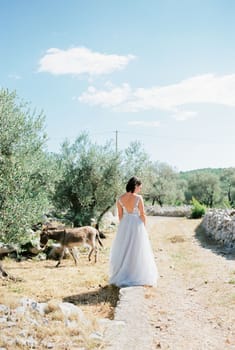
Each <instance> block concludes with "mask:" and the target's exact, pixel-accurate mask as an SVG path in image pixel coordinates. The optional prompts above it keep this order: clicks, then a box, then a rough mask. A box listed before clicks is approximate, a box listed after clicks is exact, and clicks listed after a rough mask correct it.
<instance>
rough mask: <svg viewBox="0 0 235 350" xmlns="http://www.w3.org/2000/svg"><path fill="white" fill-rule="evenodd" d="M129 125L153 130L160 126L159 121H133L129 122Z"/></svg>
mask: <svg viewBox="0 0 235 350" xmlns="http://www.w3.org/2000/svg"><path fill="white" fill-rule="evenodd" d="M128 124H129V125H134V126H143V127H151V128H157V127H159V126H160V122H159V121H151V122H147V121H144V120H133V121H130V122H128Z"/></svg>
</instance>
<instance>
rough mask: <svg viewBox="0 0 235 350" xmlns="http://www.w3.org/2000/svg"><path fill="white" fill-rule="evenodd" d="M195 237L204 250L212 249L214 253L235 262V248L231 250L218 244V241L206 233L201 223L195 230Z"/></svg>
mask: <svg viewBox="0 0 235 350" xmlns="http://www.w3.org/2000/svg"><path fill="white" fill-rule="evenodd" d="M195 237H196V238H197V239H198V241H199V242H200V244H201V246H202V247H203V248H205V249H210V250H212V251H213V253H215V254H218V255H221V256H223V257H224V258H226V259H228V260H235V247H233V248H230V247H226V246H222V245H220V244H218V242H217V241H216V240H214V239H213V238H212V237H209V236H208V235H207V234H206V231H205V229H204V228H203V226H202V224H201V223H200V224H199V225H198V226H197V228H196V230H195Z"/></svg>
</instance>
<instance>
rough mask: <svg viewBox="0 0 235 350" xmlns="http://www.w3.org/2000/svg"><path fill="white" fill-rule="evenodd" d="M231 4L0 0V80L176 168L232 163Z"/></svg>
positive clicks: (234, 74) (234, 69) (51, 126)
mask: <svg viewBox="0 0 235 350" xmlns="http://www.w3.org/2000/svg"><path fill="white" fill-rule="evenodd" d="M234 16H235V1H233V0H118V1H114V0H86V1H85V0H40V1H31V0H20V1H19V0H0V53H1V59H0V87H2V88H8V89H9V90H10V91H12V90H16V92H17V94H18V95H19V97H20V98H23V99H24V100H26V101H28V102H30V104H31V107H32V109H34V108H36V109H37V110H38V111H41V110H43V111H44V113H45V115H46V131H47V134H48V137H49V141H48V150H49V151H52V152H59V150H60V145H61V143H62V142H63V141H64V140H65V139H69V140H70V141H71V142H73V141H74V139H75V138H76V136H78V135H79V134H80V133H81V132H82V131H84V130H86V131H88V133H89V135H90V137H91V138H92V140H93V141H94V142H97V143H99V144H103V143H105V142H106V141H108V140H113V141H114V145H115V131H116V130H117V131H118V148H119V149H124V148H126V147H128V145H129V144H130V142H132V141H135V140H138V141H140V142H141V143H142V145H143V148H144V149H145V150H146V152H147V153H148V154H149V155H150V158H151V159H152V160H153V161H161V162H166V163H168V164H170V165H171V166H173V167H175V168H176V169H177V170H178V171H180V170H190V169H198V168H206V167H212V168H217V167H230V166H233V167H234V166H235V161H234V159H235V157H234V154H235V136H234V131H235V40H234V37H235V21H234Z"/></svg>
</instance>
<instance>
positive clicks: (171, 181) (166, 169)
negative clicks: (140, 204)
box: [148, 162, 183, 207]
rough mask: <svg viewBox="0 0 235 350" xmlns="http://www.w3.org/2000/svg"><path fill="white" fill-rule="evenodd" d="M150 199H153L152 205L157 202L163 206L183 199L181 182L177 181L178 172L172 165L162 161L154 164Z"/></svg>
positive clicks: (149, 193) (149, 192) (150, 184)
mask: <svg viewBox="0 0 235 350" xmlns="http://www.w3.org/2000/svg"><path fill="white" fill-rule="evenodd" d="M148 199H150V200H151V201H152V205H154V204H155V202H157V203H158V204H159V205H160V206H161V207H162V206H163V205H164V204H173V203H174V204H175V203H176V202H177V200H178V201H179V200H180V201H182V200H183V194H182V193H181V187H180V184H178V183H177V173H176V171H175V170H174V169H173V168H172V167H171V166H170V165H168V164H166V163H162V162H155V163H153V164H152V167H151V180H150V183H149V189H148Z"/></svg>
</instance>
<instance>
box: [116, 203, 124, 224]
mask: <svg viewBox="0 0 235 350" xmlns="http://www.w3.org/2000/svg"><path fill="white" fill-rule="evenodd" d="M117 209H118V218H119V221H120V220H121V219H122V217H123V208H122V206H121V204H120V203H119V200H118V201H117Z"/></svg>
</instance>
